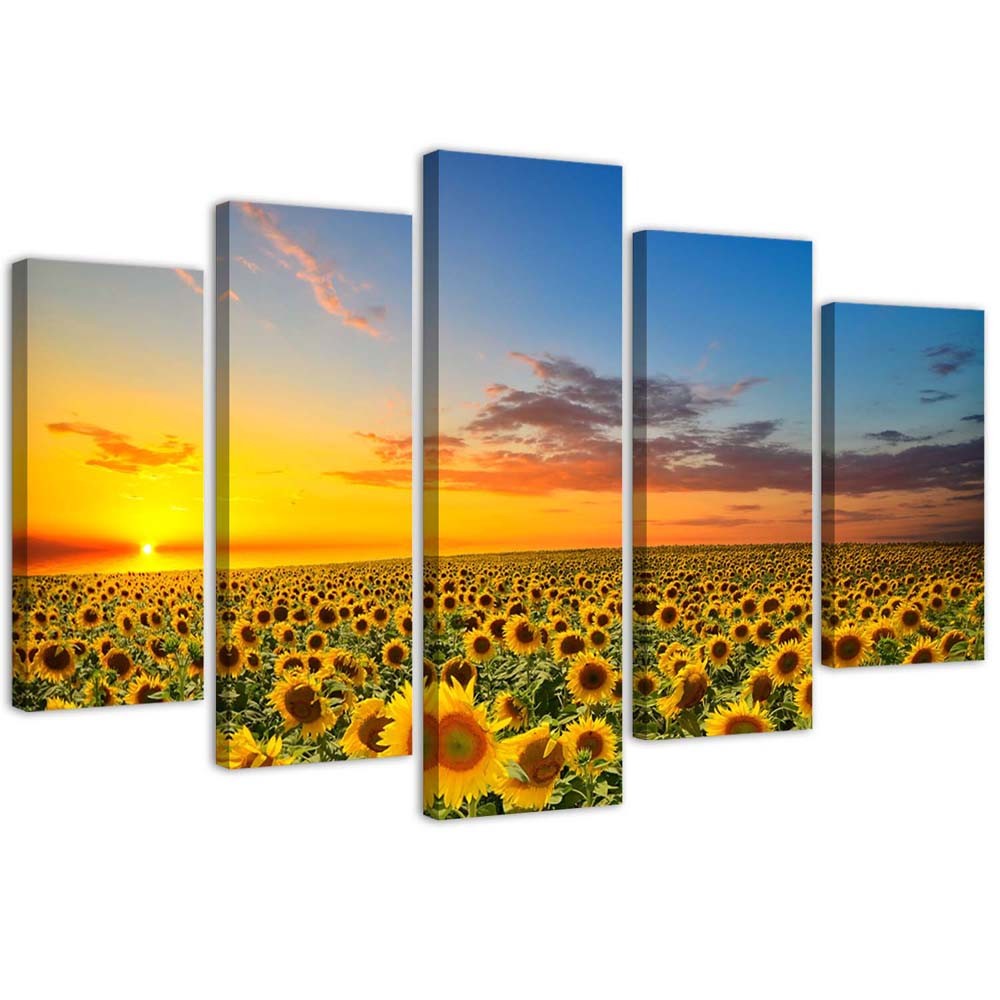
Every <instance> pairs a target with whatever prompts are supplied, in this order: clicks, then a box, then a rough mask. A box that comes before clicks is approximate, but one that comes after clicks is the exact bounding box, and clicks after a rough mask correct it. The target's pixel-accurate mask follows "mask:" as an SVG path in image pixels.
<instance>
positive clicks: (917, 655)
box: [903, 639, 944, 663]
mask: <svg viewBox="0 0 1000 1000" xmlns="http://www.w3.org/2000/svg"><path fill="white" fill-rule="evenodd" d="M903 662H904V663H943V662H944V653H943V652H942V651H941V647H940V646H939V645H938V644H937V643H936V642H931V641H929V640H928V639H918V640H917V641H916V642H915V643H914V644H913V645H912V646H911V647H910V648H909V649H908V650H907V651H906V655H905V656H904V657H903Z"/></svg>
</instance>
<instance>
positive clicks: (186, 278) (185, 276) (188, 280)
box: [174, 267, 204, 295]
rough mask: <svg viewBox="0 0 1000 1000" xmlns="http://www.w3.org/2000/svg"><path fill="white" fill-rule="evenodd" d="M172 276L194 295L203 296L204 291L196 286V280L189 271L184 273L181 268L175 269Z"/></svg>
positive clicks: (199, 286)
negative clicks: (178, 279) (175, 276)
mask: <svg viewBox="0 0 1000 1000" xmlns="http://www.w3.org/2000/svg"><path fill="white" fill-rule="evenodd" d="M174 274H176V275H177V277H178V278H180V279H181V281H183V282H184V284H185V285H187V286H188V288H190V289H191V291H192V292H194V293H195V294H196V295H201V294H203V292H204V289H203V288H202V287H201V285H199V284H198V279H197V278H196V277H195V276H194V275H193V274H192V273H191V272H190V271H185V270H184V268H183V267H175V268H174Z"/></svg>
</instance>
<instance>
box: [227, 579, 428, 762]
mask: <svg viewBox="0 0 1000 1000" xmlns="http://www.w3.org/2000/svg"><path fill="white" fill-rule="evenodd" d="M411 587H412V574H411V571H410V561H409V560H408V559H406V560H403V559H395V560H383V561H378V562H370V563H351V564H347V563H345V564H335V565H327V566H282V567H278V568H274V569H248V570H223V571H220V572H219V574H218V593H217V604H218V616H217V635H218V638H217V643H216V665H215V669H216V759H217V761H218V763H219V764H221V765H222V766H224V767H229V768H244V767H271V766H276V765H284V764H298V763H308V762H312V761H327V760H348V759H351V758H365V757H398V756H401V755H405V754H409V753H410V752H411V747H410V740H411V736H412V725H411V720H410V711H411V706H412V697H411V694H410V684H409V680H410V671H411V665H412V659H411V655H410V643H411V640H412V635H413V616H412V611H411V607H412V603H411Z"/></svg>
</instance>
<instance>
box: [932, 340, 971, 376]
mask: <svg viewBox="0 0 1000 1000" xmlns="http://www.w3.org/2000/svg"><path fill="white" fill-rule="evenodd" d="M975 356H976V352H975V351H974V350H972V349H971V348H969V347H959V346H957V345H956V344H938V345H937V346H936V347H928V348H925V349H924V357H925V358H931V359H932V363H931V365H930V366H929V367H930V370H931V371H932V372H934V374H935V375H942V376H944V375H951V374H952V372H957V371H958V370H959V368H961V367H963V366H964V365H966V364H968V362H970V361H971V360H972V359H973V358H974V357H975ZM934 359H936V360H934Z"/></svg>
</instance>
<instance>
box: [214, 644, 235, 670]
mask: <svg viewBox="0 0 1000 1000" xmlns="http://www.w3.org/2000/svg"><path fill="white" fill-rule="evenodd" d="M239 662H240V651H239V647H237V646H234V645H232V643H228V642H225V643H223V644H222V645H221V646H220V647H219V663H221V664H222V666H224V667H235V666H236V664H238V663H239Z"/></svg>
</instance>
